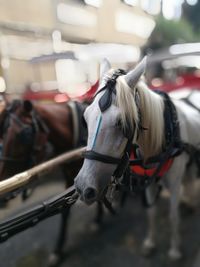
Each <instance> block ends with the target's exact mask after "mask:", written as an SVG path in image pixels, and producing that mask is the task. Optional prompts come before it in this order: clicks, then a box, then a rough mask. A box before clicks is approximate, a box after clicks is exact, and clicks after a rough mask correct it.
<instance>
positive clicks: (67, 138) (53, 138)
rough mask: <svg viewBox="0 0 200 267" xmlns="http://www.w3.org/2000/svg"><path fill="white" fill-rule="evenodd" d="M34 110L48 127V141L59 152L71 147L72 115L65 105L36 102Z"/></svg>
mask: <svg viewBox="0 0 200 267" xmlns="http://www.w3.org/2000/svg"><path fill="white" fill-rule="evenodd" d="M35 110H36V112H37V113H38V114H39V116H40V118H41V119H42V120H43V122H44V123H45V124H46V126H47V127H48V129H49V141H50V142H51V143H52V145H53V146H54V148H55V150H56V151H57V152H58V153H60V152H63V151H65V150H69V149H71V148H72V144H73V141H72V140H73V128H72V116H71V112H70V109H69V107H68V106H67V105H61V104H48V105H43V104H37V105H35Z"/></svg>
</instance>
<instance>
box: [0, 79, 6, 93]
mask: <svg viewBox="0 0 200 267" xmlns="http://www.w3.org/2000/svg"><path fill="white" fill-rule="evenodd" d="M5 91H6V83H5V80H4V78H3V77H1V76H0V93H4V92H5Z"/></svg>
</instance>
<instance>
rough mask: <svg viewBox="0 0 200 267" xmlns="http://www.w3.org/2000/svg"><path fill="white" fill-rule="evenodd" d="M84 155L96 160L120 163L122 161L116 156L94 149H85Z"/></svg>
mask: <svg viewBox="0 0 200 267" xmlns="http://www.w3.org/2000/svg"><path fill="white" fill-rule="evenodd" d="M83 157H84V158H86V159H90V160H96V161H100V162H103V163H108V164H119V163H120V162H121V159H120V158H115V157H111V156H107V155H104V154H100V153H97V152H95V151H93V150H87V151H85V152H84V153H83Z"/></svg>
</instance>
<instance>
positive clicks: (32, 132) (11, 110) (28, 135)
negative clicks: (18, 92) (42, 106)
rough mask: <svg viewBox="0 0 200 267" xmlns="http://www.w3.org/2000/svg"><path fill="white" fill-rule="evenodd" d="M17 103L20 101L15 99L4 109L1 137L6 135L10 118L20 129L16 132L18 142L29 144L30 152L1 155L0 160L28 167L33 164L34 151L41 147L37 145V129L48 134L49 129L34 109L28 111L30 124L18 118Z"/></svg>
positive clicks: (20, 103) (20, 102)
mask: <svg viewBox="0 0 200 267" xmlns="http://www.w3.org/2000/svg"><path fill="white" fill-rule="evenodd" d="M19 105H22V101H21V100H15V101H14V102H13V103H12V104H11V106H9V107H8V108H7V109H6V110H5V117H4V119H3V123H2V125H1V127H2V129H1V132H2V138H4V136H5V135H6V133H7V130H8V128H9V126H10V123H11V120H13V121H14V122H15V123H16V124H17V125H18V126H19V127H20V129H21V131H20V132H19V133H18V134H17V138H19V141H20V144H21V145H27V146H29V147H30V153H29V155H25V156H24V157H22V158H17V157H9V156H1V157H0V161H3V162H12V163H27V167H30V166H31V165H33V162H34V161H35V159H34V153H35V152H38V151H40V150H41V149H42V148H41V147H39V146H38V145H37V135H38V133H39V131H40V130H42V131H43V132H45V133H46V134H48V132H49V130H48V128H47V127H46V125H45V124H44V122H43V121H41V119H40V117H39V116H38V114H37V113H36V112H35V110H32V111H31V113H30V115H31V123H30V124H27V123H24V122H23V121H22V120H21V119H20V117H19V116H18V115H16V114H15V111H16V109H17V108H18V107H19Z"/></svg>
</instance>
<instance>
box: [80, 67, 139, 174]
mask: <svg viewBox="0 0 200 267" xmlns="http://www.w3.org/2000/svg"><path fill="white" fill-rule="evenodd" d="M124 74H125V72H124V71H123V70H121V69H119V70H116V71H115V72H114V73H113V75H112V77H111V78H110V79H109V80H108V81H107V83H106V85H105V86H104V87H103V88H101V89H100V90H99V91H98V92H97V94H99V93H100V92H103V91H105V92H104V94H103V95H102V96H101V98H100V99H99V107H100V110H101V112H102V113H103V112H104V111H106V110H107V109H108V108H109V107H110V106H111V104H112V95H113V94H116V89H115V84H116V80H117V78H118V77H119V76H121V75H124ZM97 94H96V95H97ZM96 95H95V97H96ZM124 136H125V138H127V144H126V147H125V150H124V153H123V156H122V157H121V158H116V157H112V156H108V155H104V154H101V153H98V152H95V151H94V150H87V151H86V152H84V153H83V157H84V158H86V159H89V160H96V161H100V162H103V163H107V164H114V165H117V167H116V169H115V171H114V173H113V177H121V176H122V175H123V173H124V172H125V170H126V169H127V166H128V165H129V158H130V151H131V145H132V139H133V136H134V132H132V131H131V129H127V130H126V131H125V132H124Z"/></svg>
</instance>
